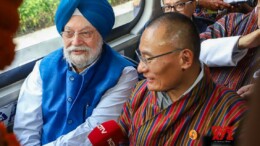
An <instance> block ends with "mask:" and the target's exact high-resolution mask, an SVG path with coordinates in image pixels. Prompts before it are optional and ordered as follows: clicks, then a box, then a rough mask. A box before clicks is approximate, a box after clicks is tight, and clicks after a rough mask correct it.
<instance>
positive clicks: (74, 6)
mask: <svg viewBox="0 0 260 146" xmlns="http://www.w3.org/2000/svg"><path fill="white" fill-rule="evenodd" d="M114 21H115V16H114V13H113V9H112V7H111V6H110V5H109V3H108V2H107V0H98V1H97V0H73V1H71V0H62V1H61V2H60V5H59V7H58V9H57V12H56V16H55V23H56V27H57V30H58V32H59V33H60V34H61V36H62V39H63V42H64V47H62V48H61V49H58V50H56V51H54V52H52V53H51V54H49V55H47V56H46V57H44V58H43V59H42V60H40V61H38V62H37V63H36V64H35V67H34V69H33V71H32V72H31V74H30V75H29V76H28V77H27V78H26V80H25V81H24V83H23V86H22V88H21V91H20V95H19V99H18V104H17V110H16V116H15V123H14V132H15V134H16V135H17V137H18V140H19V141H20V143H21V145H33V146H37V145H77V144H80V145H82V144H85V145H87V144H86V141H87V135H88V133H89V132H90V131H91V130H92V129H93V128H94V127H95V126H97V125H98V124H99V123H102V122H105V121H107V120H117V119H118V117H119V115H120V112H121V109H122V106H123V104H124V102H125V101H126V99H127V97H128V96H130V92H131V88H132V87H133V86H134V85H135V83H136V82H137V80H138V75H137V72H136V69H135V68H134V67H133V64H132V63H131V62H129V61H127V60H126V59H124V58H123V57H122V56H121V55H120V54H119V53H117V52H115V51H113V49H111V48H110V46H108V45H107V44H106V43H104V41H103V39H104V38H105V37H106V36H107V35H108V33H109V32H110V31H111V30H112V27H113V25H114Z"/></svg>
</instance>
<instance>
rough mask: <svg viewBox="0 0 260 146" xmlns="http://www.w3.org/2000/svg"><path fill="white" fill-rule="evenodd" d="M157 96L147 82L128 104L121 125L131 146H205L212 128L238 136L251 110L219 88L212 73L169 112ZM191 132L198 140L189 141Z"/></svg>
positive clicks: (141, 84) (137, 86)
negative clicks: (243, 120) (231, 129)
mask: <svg viewBox="0 0 260 146" xmlns="http://www.w3.org/2000/svg"><path fill="white" fill-rule="evenodd" d="M156 96H157V94H156V93H155V92H151V91H149V90H148V89H147V82H146V80H143V81H140V82H139V83H137V85H136V87H135V89H134V90H133V92H132V95H131V98H129V100H128V101H127V102H126V103H125V105H124V108H123V111H122V114H121V116H120V117H119V125H120V126H121V128H122V130H123V132H124V133H125V136H126V137H128V140H129V144H130V145H132V146H161V145H165V146H173V145H176V146H187V145H188V146H189V145H192V146H193V145H202V140H201V139H202V138H203V136H205V135H212V130H211V129H212V126H222V127H224V126H230V127H231V126H233V127H234V131H233V134H234V132H236V130H237V127H238V125H239V123H240V121H241V120H242V118H243V115H244V113H245V111H246V110H247V108H246V106H245V101H244V100H243V99H241V98H240V97H239V96H238V95H237V94H236V93H235V92H233V91H231V90H230V89H228V88H226V87H224V86H222V85H216V84H215V83H214V82H213V81H212V79H211V78H210V74H209V72H208V71H205V74H204V77H203V78H202V80H201V81H200V82H199V83H198V84H197V85H196V86H195V87H194V88H193V89H192V90H191V91H190V92H189V93H187V94H186V95H184V96H183V97H182V98H181V99H179V100H178V101H176V102H173V103H172V104H171V105H170V106H168V107H167V108H165V109H162V108H160V107H159V104H158V102H157V97H156ZM191 130H195V131H196V132H197V133H198V138H197V139H195V140H192V139H190V138H189V132H190V131H191Z"/></svg>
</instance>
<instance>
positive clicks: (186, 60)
mask: <svg viewBox="0 0 260 146" xmlns="http://www.w3.org/2000/svg"><path fill="white" fill-rule="evenodd" d="M180 55H181V68H182V70H187V69H188V68H190V67H191V65H192V64H193V60H194V54H193V52H192V51H191V50H190V49H184V50H182V51H181V53H180Z"/></svg>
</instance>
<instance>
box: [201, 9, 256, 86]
mask: <svg viewBox="0 0 260 146" xmlns="http://www.w3.org/2000/svg"><path fill="white" fill-rule="evenodd" d="M256 29H258V27H257V13H256V10H255V9H254V10H253V11H252V12H251V13H248V14H242V13H231V14H228V15H226V16H224V17H222V18H221V19H219V20H218V21H217V22H216V23H214V24H213V25H211V26H209V27H208V28H207V30H206V31H205V32H204V33H201V34H200V38H201V41H203V40H206V39H214V38H221V37H229V36H238V35H242V36H244V35H247V34H249V33H251V32H253V31H255V30H256ZM223 45H225V44H223ZM219 49H222V48H219ZM223 51H225V50H223ZM256 51H257V49H256V48H254V49H249V51H248V53H247V54H246V56H245V57H244V58H243V59H242V60H241V61H240V62H239V63H238V65H237V66H236V67H212V68H210V72H211V75H212V78H213V80H214V81H215V82H216V83H218V84H222V85H224V86H226V87H229V88H231V89H234V90H238V89H239V88H240V87H241V86H242V85H245V84H248V83H249V82H251V81H250V80H251V79H252V78H251V77H252V76H251V75H250V73H251V72H252V71H253V70H252V69H253V67H252V66H253V65H254V62H255V60H256V56H257V55H256V54H257V53H256Z"/></svg>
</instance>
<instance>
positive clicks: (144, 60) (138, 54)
mask: <svg viewBox="0 0 260 146" xmlns="http://www.w3.org/2000/svg"><path fill="white" fill-rule="evenodd" d="M181 50H183V49H175V50H172V51H170V52H166V53H163V54H160V55H156V56H153V57H149V58H144V57H143V56H142V55H141V54H140V53H139V52H138V51H137V50H135V53H136V55H137V57H138V59H139V60H140V61H142V62H143V63H144V64H145V65H147V64H148V63H150V62H151V60H153V59H155V58H158V57H162V56H165V55H168V54H171V53H175V52H177V51H181Z"/></svg>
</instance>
